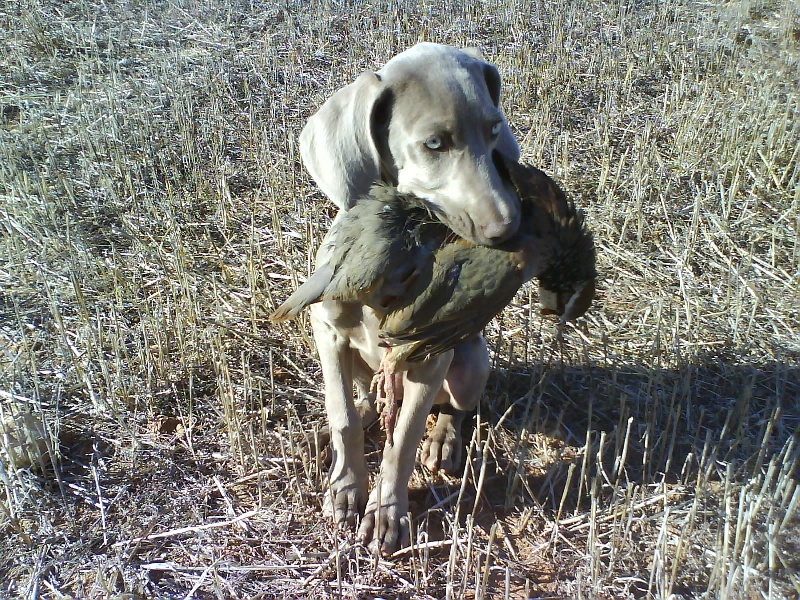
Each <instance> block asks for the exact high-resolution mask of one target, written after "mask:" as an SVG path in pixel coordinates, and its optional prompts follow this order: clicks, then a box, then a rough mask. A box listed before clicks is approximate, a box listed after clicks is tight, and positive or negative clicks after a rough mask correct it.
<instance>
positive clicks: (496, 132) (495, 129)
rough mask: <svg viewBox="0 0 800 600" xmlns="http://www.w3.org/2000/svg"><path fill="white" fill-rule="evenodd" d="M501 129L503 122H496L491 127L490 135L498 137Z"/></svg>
mask: <svg viewBox="0 0 800 600" xmlns="http://www.w3.org/2000/svg"><path fill="white" fill-rule="evenodd" d="M502 128H503V122H502V121H498V122H497V123H495V124H494V125H492V135H500V130H501V129H502Z"/></svg>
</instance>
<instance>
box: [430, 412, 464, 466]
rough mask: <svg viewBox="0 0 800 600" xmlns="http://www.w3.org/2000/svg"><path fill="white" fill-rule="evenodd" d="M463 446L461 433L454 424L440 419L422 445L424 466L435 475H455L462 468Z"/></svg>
mask: <svg viewBox="0 0 800 600" xmlns="http://www.w3.org/2000/svg"><path fill="white" fill-rule="evenodd" d="M462 446H463V442H462V440H461V433H460V432H459V431H457V430H456V428H455V427H454V426H453V424H452V422H450V421H449V420H445V419H441V418H440V419H438V420H437V422H436V426H435V427H434V428H433V429H432V430H431V432H430V433H429V434H428V437H426V438H425V441H424V442H423V443H422V450H421V456H420V458H421V460H422V464H423V465H425V467H426V468H428V469H430V470H431V471H433V472H434V473H435V472H437V471H439V470H442V471H444V472H445V473H448V474H455V473H456V472H457V471H458V470H459V467H460V466H461V452H462Z"/></svg>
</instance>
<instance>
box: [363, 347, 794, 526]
mask: <svg viewBox="0 0 800 600" xmlns="http://www.w3.org/2000/svg"><path fill="white" fill-rule="evenodd" d="M486 390H487V391H486V393H485V395H484V399H483V402H482V403H481V406H480V408H479V409H478V411H477V414H476V415H475V416H474V417H473V418H472V419H466V420H465V426H464V427H465V429H464V431H463V432H462V434H463V437H464V439H465V440H466V441H467V448H466V449H465V453H464V460H463V467H464V471H463V473H464V474H463V478H467V479H468V481H466V482H465V481H464V479H463V478H456V477H454V478H448V477H442V476H440V475H438V474H431V473H426V472H423V471H422V470H421V469H420V468H418V469H417V471H416V473H415V476H414V477H412V481H411V484H410V490H409V499H410V508H411V514H412V518H413V519H414V522H415V524H416V527H417V531H418V533H419V532H424V535H425V536H426V538H427V539H428V540H446V539H447V538H448V537H449V536H451V532H450V531H446V529H447V527H446V525H443V523H445V522H446V521H447V520H448V519H450V520H451V522H452V524H453V525H457V526H459V527H460V526H464V525H465V522H466V520H467V519H469V520H471V523H472V524H473V525H475V524H478V525H480V526H481V527H483V528H484V529H485V530H486V531H488V530H489V529H490V528H491V526H492V524H493V523H495V522H497V521H498V520H503V519H504V518H506V517H508V516H510V515H513V514H517V515H520V514H523V513H524V512H525V511H528V512H534V513H539V514H544V515H545V516H546V518H548V519H553V518H555V517H556V516H559V517H562V518H563V517H564V516H566V515H576V514H579V513H580V512H581V511H583V510H585V509H587V508H588V507H589V505H590V503H591V502H593V501H595V502H600V503H603V502H613V501H619V499H620V497H622V496H624V495H625V493H626V492H627V491H630V490H631V489H632V486H638V487H639V488H642V487H643V486H644V487H646V486H655V485H662V484H666V485H668V486H670V485H675V486H681V485H682V486H684V487H686V488H687V489H688V488H691V486H693V485H695V484H696V481H697V480H698V476H699V475H702V477H703V478H705V480H706V481H707V482H709V485H712V484H713V480H714V479H715V478H716V479H717V480H718V481H719V480H720V478H722V477H723V476H724V473H721V474H719V475H715V473H717V470H716V469H714V468H713V465H714V464H715V463H725V464H730V465H732V466H733V472H734V473H735V474H736V477H738V478H740V479H742V480H744V479H746V478H747V477H748V473H752V472H753V471H754V470H757V469H758V468H759V465H765V464H769V462H770V461H771V460H773V459H776V457H779V456H781V452H785V451H786V448H787V444H790V440H791V438H792V437H793V436H796V435H797V432H798V423H800V406H798V403H797V402H796V401H794V400H792V399H793V398H798V397H800V368H798V367H797V366H794V365H793V364H787V363H783V362H774V363H768V364H759V365H755V364H746V363H742V362H741V361H737V360H736V358H734V355H733V353H732V352H731V353H726V352H725V351H721V352H717V353H714V354H713V355H708V356H704V357H702V359H701V360H698V361H693V362H692V363H687V364H686V365H683V366H681V367H677V368H674V369H651V368H647V367H643V366H640V365H619V366H618V367H616V368H614V369H607V368H602V367H595V366H591V367H589V366H558V365H556V366H553V365H549V366H548V367H542V366H538V365H534V366H530V365H523V364H519V363H517V364H499V365H496V366H495V368H494V369H493V371H492V373H491V376H490V379H489V382H488V385H487V388H486ZM372 438H373V439H374V441H373V443H374V444H380V443H381V440H380V436H379V435H373V436H372ZM794 453H795V454H796V453H797V450H796V449H795V451H794ZM378 457H379V453H378ZM786 459H790V460H793V461H795V464H796V463H797V457H796V456H794V455H792V456H790V457H786ZM371 467H372V468H373V469H374V468H376V467H377V460H375V464H373V465H371ZM794 475H795V476H798V473H795V474H794ZM453 519H455V521H453Z"/></svg>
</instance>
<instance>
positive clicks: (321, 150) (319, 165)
mask: <svg viewBox="0 0 800 600" xmlns="http://www.w3.org/2000/svg"><path fill="white" fill-rule="evenodd" d="M385 91H386V86H385V85H384V83H383V81H382V80H381V77H380V75H378V74H377V73H374V72H372V71H366V72H364V73H362V74H361V75H360V76H359V77H358V78H357V79H356V80H355V81H354V82H353V83H351V84H350V85H347V86H345V87H343V88H342V89H340V90H339V91H338V92H336V93H335V94H334V95H333V96H331V97H330V98H328V100H327V101H326V102H325V104H323V105H322V107H321V108H320V109H319V110H318V111H317V112H316V113H315V114H314V115H312V116H311V118H310V119H309V120H308V123H306V126H305V127H304V128H303V131H302V132H300V156H301V157H302V159H303V163H304V164H305V166H306V169H308V172H309V173H310V174H311V177H313V178H314V181H316V182H317V185H319V187H320V189H321V190H322V191H323V192H324V193H325V195H326V196H328V198H330V199H331V201H332V202H333V203H334V204H335V205H336V206H338V207H339V208H342V209H345V210H346V209H348V208H350V207H351V206H352V205H353V203H354V202H355V200H357V199H358V198H360V197H361V196H363V195H365V194H367V192H369V189H370V186H371V185H372V184H373V183H374V182H375V181H376V180H377V179H378V178H379V176H380V169H381V166H380V152H379V149H378V147H377V146H376V143H375V140H374V138H373V120H374V117H373V115H374V113H375V109H376V107H377V108H378V110H382V108H381V107H382V106H383V104H382V103H380V104H379V103H378V100H379V98H381V97H382V96H383V95H384V92H385Z"/></svg>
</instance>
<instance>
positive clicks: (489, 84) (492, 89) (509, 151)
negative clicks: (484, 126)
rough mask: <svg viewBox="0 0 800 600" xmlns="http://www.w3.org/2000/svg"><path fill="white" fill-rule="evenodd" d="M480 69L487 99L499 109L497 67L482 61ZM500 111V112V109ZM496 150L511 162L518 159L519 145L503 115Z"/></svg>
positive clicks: (499, 84) (498, 76) (498, 74)
mask: <svg viewBox="0 0 800 600" xmlns="http://www.w3.org/2000/svg"><path fill="white" fill-rule="evenodd" d="M481 67H482V69H483V79H484V81H485V82H486V89H487V90H488V91H489V98H491V100H492V104H494V105H495V106H496V107H497V108H500V87H501V80H500V72H499V71H498V70H497V67H495V66H494V65H493V64H490V63H487V62H483V61H482V64H481ZM500 109H501V110H502V108H500ZM496 149H497V150H498V151H499V152H501V153H502V154H504V155H505V156H507V157H509V158H510V159H512V160H518V159H519V144H517V140H516V138H515V137H514V134H513V133H511V129H510V128H509V126H508V120H507V119H506V118H505V114H504V115H503V128H502V129H501V131H500V136H499V138H498V140H497V146H496Z"/></svg>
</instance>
